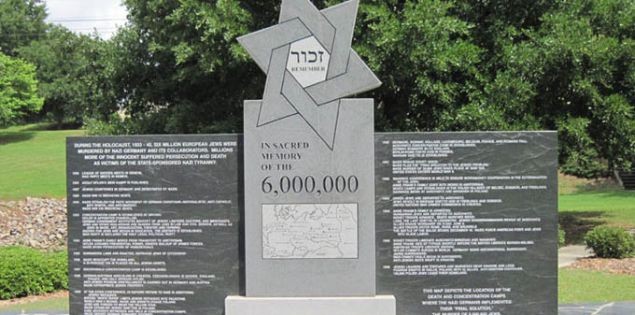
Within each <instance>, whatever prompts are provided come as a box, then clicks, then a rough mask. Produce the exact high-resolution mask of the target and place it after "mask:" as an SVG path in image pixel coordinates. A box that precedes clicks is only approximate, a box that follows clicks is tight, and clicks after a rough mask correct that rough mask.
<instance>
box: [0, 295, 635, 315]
mask: <svg viewBox="0 0 635 315" xmlns="http://www.w3.org/2000/svg"><path fill="white" fill-rule="evenodd" d="M67 314H68V302H67V301H65V300H64V301H61V300H59V299H56V300H54V301H46V302H38V303H33V305H30V304H22V305H15V306H12V307H8V308H0V315H67ZM558 314H559V315H633V314H635V301H633V302H611V303H598V304H571V305H561V306H560V307H559V308H558ZM325 315H326V314H325ZM510 315H511V314H510Z"/></svg>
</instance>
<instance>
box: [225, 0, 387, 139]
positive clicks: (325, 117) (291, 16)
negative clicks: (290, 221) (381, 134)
mask: <svg viewBox="0 0 635 315" xmlns="http://www.w3.org/2000/svg"><path fill="white" fill-rule="evenodd" d="M358 6H359V1H358V0H350V1H346V2H343V3H341V4H338V5H335V6H332V7H329V8H326V9H324V10H321V11H320V10H318V9H317V8H316V7H315V6H314V5H313V4H312V3H311V2H310V1H309V0H283V1H282V5H281V8H280V18H279V24H277V25H274V26H272V27H269V28H266V29H262V30H260V31H256V32H254V33H250V34H247V35H245V36H242V37H240V38H238V41H239V42H240V44H241V45H242V46H243V47H244V48H245V49H246V50H247V52H248V53H249V54H250V55H251V57H252V58H253V59H254V60H255V61H256V63H257V64H258V66H259V67H260V68H261V69H262V71H264V72H265V73H266V74H267V83H266V85H265V91H264V95H263V100H262V103H261V107H260V113H259V115H258V122H257V124H258V126H263V125H267V124H271V123H274V122H277V121H280V120H282V119H285V118H288V117H291V116H294V115H300V116H301V117H302V119H304V120H305V121H306V123H307V124H308V126H309V127H311V128H312V129H313V130H314V131H315V133H316V134H317V135H318V136H319V137H320V138H321V139H322V141H323V142H324V143H325V144H326V145H327V146H328V147H329V149H331V150H332V149H333V146H334V142H335V134H336V130H337V123H338V117H339V109H340V100H341V99H342V98H344V97H347V96H350V95H354V94H358V93H362V92H365V91H368V90H371V89H374V88H376V87H378V86H380V85H381V82H380V81H379V79H377V77H376V76H375V74H374V73H373V72H372V71H371V70H370V69H369V68H368V66H367V65H366V64H365V63H364V61H363V60H362V59H361V58H360V57H359V55H358V54H357V53H356V52H355V51H354V50H352V49H351V41H352V39H353V29H354V27H355V18H356V16H357V8H358ZM309 37H315V39H316V40H317V41H318V42H319V43H320V45H322V46H323V47H324V49H325V50H326V51H327V52H328V53H329V54H330V60H329V64H328V71H327V75H326V80H324V81H321V82H318V83H316V84H313V85H310V86H308V87H306V88H303V87H302V85H301V84H300V83H299V82H298V81H297V80H296V79H295V77H294V76H293V75H291V74H290V73H289V72H288V71H287V69H286V64H287V59H288V56H289V50H290V47H291V44H292V43H294V42H297V41H299V40H303V39H306V38H309Z"/></svg>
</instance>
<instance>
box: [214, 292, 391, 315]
mask: <svg viewBox="0 0 635 315" xmlns="http://www.w3.org/2000/svg"><path fill="white" fill-rule="evenodd" d="M395 303H396V302H395V297H394V296H392V295H380V296H374V297H293V298H287V297H276V298H261V297H244V296H228V297H227V298H226V299H225V315H298V314H302V315H396V312H397V311H396V304H395Z"/></svg>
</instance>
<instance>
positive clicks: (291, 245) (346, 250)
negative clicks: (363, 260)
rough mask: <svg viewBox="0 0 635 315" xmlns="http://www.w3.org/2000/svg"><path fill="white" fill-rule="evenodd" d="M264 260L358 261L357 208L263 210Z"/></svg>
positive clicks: (281, 207) (269, 207)
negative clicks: (352, 259) (325, 259)
mask: <svg viewBox="0 0 635 315" xmlns="http://www.w3.org/2000/svg"><path fill="white" fill-rule="evenodd" d="M262 240H263V258H265V259H302V258H305V259H318V258H331V259H333V258H357V204H354V203H353V204H283V205H272V204H265V205H263V206H262Z"/></svg>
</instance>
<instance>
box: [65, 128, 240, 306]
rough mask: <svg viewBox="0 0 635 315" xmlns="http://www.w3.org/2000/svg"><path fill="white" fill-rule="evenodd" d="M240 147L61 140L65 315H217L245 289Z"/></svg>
mask: <svg viewBox="0 0 635 315" xmlns="http://www.w3.org/2000/svg"><path fill="white" fill-rule="evenodd" d="M240 143H242V139H240V138H239V136H238V135H179V136H176V135H175V136H131V137H83V138H70V139H69V140H68V141H67V180H68V209H69V211H68V218H69V262H70V265H69V268H70V291H71V298H70V299H71V309H70V312H71V314H85V315H89V314H137V315H139V314H210V315H213V314H219V315H220V314H223V305H224V299H225V297H226V296H227V295H232V294H240V293H241V291H242V288H244V285H243V284H244V279H242V277H243V274H244V270H243V264H242V263H241V261H243V260H244V259H243V257H242V256H243V255H242V254H241V248H242V245H240V244H242V242H243V241H242V239H241V238H240V237H239V235H242V233H240V230H241V218H242V214H241V211H242V208H243V207H242V203H243V197H242V193H241V192H242V186H243V185H242V178H243V176H242V171H241V170H242V166H241V164H242V153H241V151H242V150H241V149H240V146H241V145H239V144H240Z"/></svg>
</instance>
